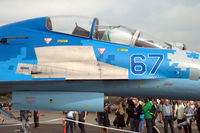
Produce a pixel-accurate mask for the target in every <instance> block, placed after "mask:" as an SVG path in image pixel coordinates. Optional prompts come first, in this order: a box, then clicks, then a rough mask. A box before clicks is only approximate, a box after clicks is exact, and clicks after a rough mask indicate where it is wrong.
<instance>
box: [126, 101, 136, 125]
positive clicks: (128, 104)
mask: <svg viewBox="0 0 200 133" xmlns="http://www.w3.org/2000/svg"><path fill="white" fill-rule="evenodd" d="M132 100H133V99H132V97H129V98H128V99H127V108H126V113H127V115H128V117H127V119H126V125H127V126H128V125H129V123H130V115H131V114H130V113H131V109H132V107H133V106H134V104H133V102H132Z"/></svg>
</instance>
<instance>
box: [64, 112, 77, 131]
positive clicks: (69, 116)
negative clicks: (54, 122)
mask: <svg viewBox="0 0 200 133" xmlns="http://www.w3.org/2000/svg"><path fill="white" fill-rule="evenodd" d="M74 114H75V112H74V111H65V115H66V119H70V120H73V118H74ZM69 127H70V132H71V133H73V121H69V120H66V133H68V132H69V131H68V130H69Z"/></svg>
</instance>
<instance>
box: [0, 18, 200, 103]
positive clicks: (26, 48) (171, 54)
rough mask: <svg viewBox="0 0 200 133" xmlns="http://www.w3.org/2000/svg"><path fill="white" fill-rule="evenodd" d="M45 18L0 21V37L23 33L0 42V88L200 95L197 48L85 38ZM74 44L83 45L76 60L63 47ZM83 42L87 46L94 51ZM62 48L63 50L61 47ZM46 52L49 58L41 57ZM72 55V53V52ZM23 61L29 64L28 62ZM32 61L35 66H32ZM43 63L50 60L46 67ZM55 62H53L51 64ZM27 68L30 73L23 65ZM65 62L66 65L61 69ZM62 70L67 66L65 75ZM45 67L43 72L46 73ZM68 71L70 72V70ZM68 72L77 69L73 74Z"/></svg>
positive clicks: (5, 90)
mask: <svg viewBox="0 0 200 133" xmlns="http://www.w3.org/2000/svg"><path fill="white" fill-rule="evenodd" d="M46 20H47V17H43V18H37V19H32V20H27V21H22V22H18V23H13V24H9V25H5V26H1V27H0V33H1V38H3V37H28V39H25V38H21V39H19V38H16V39H7V40H8V42H7V43H5V44H3V43H2V44H1V45H0V53H1V54H0V88H1V89H0V94H2V95H3V94H6V93H11V92H12V91H67V92H100V93H104V94H106V95H117V96H142V97H143V96H146V97H158V98H171V99H185V100H199V99H200V89H199V87H200V81H199V80H198V79H199V75H200V72H199V71H200V67H199V66H200V60H199V54H198V53H196V52H190V51H183V50H180V49H176V48H170V49H159V48H147V47H136V46H130V45H122V44H120V43H113V42H108V41H100V40H97V39H93V38H92V36H91V35H90V36H89V37H88V38H87V37H82V36H76V35H70V34H65V33H59V32H55V31H52V30H49V29H48V28H47V27H46V22H47V21H46ZM93 26H94V25H93ZM92 28H93V27H92ZM92 28H91V31H90V34H91V32H92ZM77 47H78V48H79V50H80V49H81V50H82V51H80V52H78V53H79V55H78V56H77V58H76V60H73V57H70V58H69V56H70V55H68V54H67V53H69V51H70V49H69V48H73V50H74V48H75V52H76V48H77ZM48 48H51V49H48ZM54 48H55V50H57V51H56V52H55V53H53V54H52V52H49V51H51V50H54ZM87 48H92V49H93V53H92V52H91V51H90V50H87ZM64 49H66V50H67V52H66V53H65V50H64ZM45 50H46V51H45ZM44 53H47V54H46V55H45V54H44ZM88 53H90V54H88ZM48 55H49V59H47V58H45V59H44V57H48ZM62 55H63V57H64V56H66V58H67V60H65V59H64V58H63V59H62V60H59V61H58V59H59V58H60V57H61V56H62ZM81 55H82V56H83V58H84V59H83V60H84V61H85V62H83V60H82V61H80V62H79V60H80V59H81V58H78V57H81ZM86 55H87V56H86ZM92 55H94V58H93V57H91V56H92ZM56 56H59V57H56ZM71 56H74V55H73V53H72V55H71ZM86 57H87V58H86ZM74 58H75V57H74ZM91 59H92V60H93V61H91ZM52 61H53V62H54V64H52ZM74 63H75V64H74ZM95 63H97V64H95ZM21 64H22V66H20V65H21ZM23 64H25V67H24V66H23ZM27 64H30V65H31V67H27V66H29V65H27ZM55 64H56V65H55ZM88 64H89V65H88ZM37 65H39V67H40V68H37V71H33V69H34V67H36V66H37ZM48 65H51V66H50V68H49V67H48ZM67 65H68V66H67ZM81 65H83V66H81ZM93 65H94V66H95V67H93ZM98 65H100V66H101V67H99V66H98ZM54 66H55V67H57V68H55V69H54V68H53V67H54ZM73 66H74V67H73ZM81 67H83V68H81ZM84 67H85V68H84ZM98 67H99V68H98ZM30 68H31V69H32V71H31V73H29V70H28V69H30ZM64 68H66V69H67V70H66V71H64V70H63V69H64ZM25 69H27V70H25ZM44 69H45V70H44ZM93 69H94V70H93ZM39 70H41V71H39ZM78 70H80V71H78ZM84 70H85V71H84ZM50 71H53V72H52V73H53V74H52V73H51V75H49V73H50ZM69 71H70V72H69ZM71 71H73V72H71ZM77 71H78V72H77ZM91 71H92V72H91ZM93 71H94V73H95V74H94V75H93V74H92V73H93ZM56 72H57V73H59V74H57V73H56ZM62 72H66V75H64V74H62ZM41 73H42V74H41ZM46 73H48V74H47V75H45V74H46ZM69 73H70V74H71V73H72V74H71V75H72V76H71V75H70V74H69ZM77 73H78V74H77ZM68 74H69V75H70V76H68ZM73 74H77V75H78V78H76V77H74V76H73ZM106 74H107V75H106ZM115 74H116V75H115ZM38 75H39V76H38ZM80 75H83V76H84V78H81V76H80ZM117 77H119V78H117Z"/></svg>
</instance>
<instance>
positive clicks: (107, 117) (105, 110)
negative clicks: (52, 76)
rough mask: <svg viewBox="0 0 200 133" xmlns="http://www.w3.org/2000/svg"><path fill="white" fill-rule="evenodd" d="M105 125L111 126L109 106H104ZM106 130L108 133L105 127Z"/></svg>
mask: <svg viewBox="0 0 200 133" xmlns="http://www.w3.org/2000/svg"><path fill="white" fill-rule="evenodd" d="M103 126H105V127H109V126H110V120H109V108H108V106H105V107H104V113H103ZM104 131H105V132H106V133H108V129H107V128H104Z"/></svg>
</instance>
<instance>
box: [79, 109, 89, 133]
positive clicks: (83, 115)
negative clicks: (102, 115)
mask: <svg viewBox="0 0 200 133" xmlns="http://www.w3.org/2000/svg"><path fill="white" fill-rule="evenodd" d="M86 116H87V112H84V111H79V112H78V120H79V121H80V122H85V120H86ZM78 126H79V128H80V130H81V133H86V131H85V126H84V124H82V123H79V124H78Z"/></svg>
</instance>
